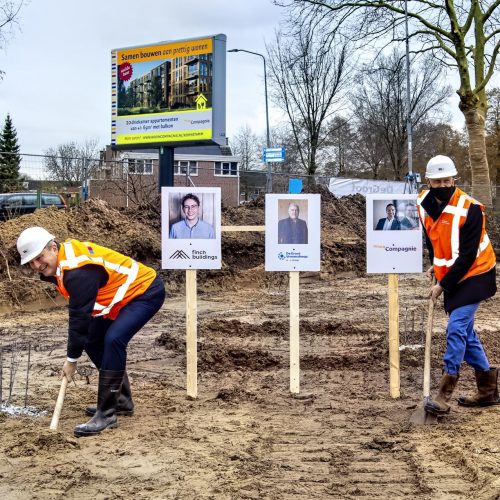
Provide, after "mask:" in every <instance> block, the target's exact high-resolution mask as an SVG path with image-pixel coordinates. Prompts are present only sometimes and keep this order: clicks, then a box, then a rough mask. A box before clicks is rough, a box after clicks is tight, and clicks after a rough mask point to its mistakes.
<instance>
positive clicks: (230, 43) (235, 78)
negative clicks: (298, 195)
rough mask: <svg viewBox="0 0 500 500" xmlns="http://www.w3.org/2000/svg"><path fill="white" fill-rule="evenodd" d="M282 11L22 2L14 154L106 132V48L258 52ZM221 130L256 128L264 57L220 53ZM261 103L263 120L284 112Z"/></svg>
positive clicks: (251, 4)
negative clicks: (219, 41)
mask: <svg viewBox="0 0 500 500" xmlns="http://www.w3.org/2000/svg"><path fill="white" fill-rule="evenodd" d="M284 15H285V12H284V11H283V9H282V8H279V7H276V6H274V5H273V3H272V1H271V0H251V1H248V0H205V1H204V2H201V1H197V0H183V1H182V2H179V1H173V0H142V1H141V2H137V1H131V0H120V1H119V2H110V1H106V0H98V1H97V0H86V1H85V2H73V1H68V0H29V3H28V5H27V6H25V7H24V8H23V10H22V11H21V15H20V19H19V23H20V29H18V30H16V32H15V34H14V36H13V37H11V38H10V40H9V42H8V44H7V47H6V48H4V49H3V50H0V69H2V70H3V71H5V76H4V79H3V80H0V125H2V124H3V123H4V120H5V116H6V115H7V113H10V115H11V118H12V120H13V123H14V126H15V128H16V130H17V133H18V140H19V144H20V146H21V152H22V153H27V154H43V153H44V152H45V151H46V150H47V149H48V148H55V147H57V146H58V145H59V144H64V143H68V142H71V141H76V142H78V143H80V144H83V143H84V142H85V141H86V140H89V139H97V141H98V144H99V146H100V147H104V146H105V145H106V144H109V143H110V138H111V56H110V54H111V50H112V49H117V48H123V47H130V46H137V45H139V46H140V45H148V44H153V43H156V42H160V41H173V40H180V39H189V38H199V37H204V36H210V35H215V34H218V33H223V34H225V35H226V36H227V49H233V48H238V49H246V50H250V51H253V52H259V53H262V54H264V55H265V54H266V43H268V44H269V43H271V42H272V41H273V38H274V33H275V30H276V29H278V28H279V25H280V22H281V21H282V20H283V17H284ZM226 65H227V66H226V73H227V79H226V95H227V101H226V133H227V136H228V137H229V139H231V137H234V136H235V135H236V134H237V132H238V131H239V129H240V128H242V127H243V126H245V125H249V126H250V128H251V129H252V130H253V131H254V132H255V133H256V134H258V135H259V136H264V134H265V124H266V122H265V97H264V79H263V61H262V59H261V58H260V57H258V56H254V55H251V54H247V53H241V52H240V53H228V54H227V58H226ZM457 103H458V99H457V98H455V97H454V98H452V99H451V100H450V106H449V109H450V112H451V116H452V120H453V123H454V124H455V125H456V126H458V127H459V126H461V122H462V123H463V119H462V117H461V115H460V114H459V112H458V110H457ZM269 105H270V111H269V116H270V125H271V128H272V127H273V125H276V124H277V122H279V121H280V120H282V119H283V115H282V113H281V112H280V111H279V110H278V109H277V108H275V107H274V106H273V104H272V102H271V100H269Z"/></svg>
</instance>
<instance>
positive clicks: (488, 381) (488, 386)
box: [458, 368, 500, 407]
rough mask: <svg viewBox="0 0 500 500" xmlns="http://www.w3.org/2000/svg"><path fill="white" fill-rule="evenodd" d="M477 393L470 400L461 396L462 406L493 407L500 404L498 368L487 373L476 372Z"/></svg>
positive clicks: (459, 402) (460, 403) (459, 400)
mask: <svg viewBox="0 0 500 500" xmlns="http://www.w3.org/2000/svg"><path fill="white" fill-rule="evenodd" d="M476 385H477V393H476V394H474V396H472V397H470V398H468V397H465V396H460V397H459V398H458V404H459V405H460V406H469V407H474V406H491V405H498V404H500V398H499V397H498V368H490V369H489V370H486V371H485V372H478V371H476Z"/></svg>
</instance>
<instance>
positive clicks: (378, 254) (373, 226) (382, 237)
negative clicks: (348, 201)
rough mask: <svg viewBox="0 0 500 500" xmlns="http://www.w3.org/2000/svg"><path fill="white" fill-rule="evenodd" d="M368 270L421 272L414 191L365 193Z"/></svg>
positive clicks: (420, 246) (419, 237)
mask: <svg viewBox="0 0 500 500" xmlns="http://www.w3.org/2000/svg"><path fill="white" fill-rule="evenodd" d="M366 265H367V272H368V273H398V274H399V273H421V272H422V228H421V224H420V220H419V218H418V213H417V195H416V194H396V195H395V194H385V195H384V194H377V195H374V194H372V195H367V196H366Z"/></svg>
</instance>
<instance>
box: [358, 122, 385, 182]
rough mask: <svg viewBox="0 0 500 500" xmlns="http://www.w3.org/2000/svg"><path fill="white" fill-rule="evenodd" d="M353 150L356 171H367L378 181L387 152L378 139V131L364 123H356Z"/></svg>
mask: <svg viewBox="0 0 500 500" xmlns="http://www.w3.org/2000/svg"><path fill="white" fill-rule="evenodd" d="M353 150H354V158H355V159H356V160H357V167H358V170H359V171H360V172H364V171H365V170H366V169H368V172H369V174H370V176H371V177H372V178H373V179H378V178H379V176H380V172H381V169H382V167H383V166H384V165H385V159H386V158H387V150H386V148H385V146H384V144H383V142H382V141H381V139H380V131H379V130H376V129H374V128H373V127H372V126H371V125H370V124H368V123H366V122H361V123H358V124H357V127H356V135H355V138H354V142H353Z"/></svg>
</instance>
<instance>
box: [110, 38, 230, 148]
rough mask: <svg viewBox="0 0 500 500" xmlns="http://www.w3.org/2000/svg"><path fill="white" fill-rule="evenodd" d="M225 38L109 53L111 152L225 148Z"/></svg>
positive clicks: (182, 41)
mask: <svg viewBox="0 0 500 500" xmlns="http://www.w3.org/2000/svg"><path fill="white" fill-rule="evenodd" d="M225 93H226V36H225V35H222V34H221V35H215V36H211V37H204V38H197V39H190V40H179V41H173V42H159V43H156V44H152V45H146V46H140V47H129V48H123V49H115V50H113V51H112V52H111V144H112V146H114V148H115V149H120V148H121V149H136V148H147V147H154V146H181V145H194V144H207V143H208V144H213V143H217V144H222V145H223V144H225V143H226V105H225V102H226V95H225Z"/></svg>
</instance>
